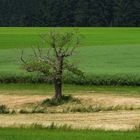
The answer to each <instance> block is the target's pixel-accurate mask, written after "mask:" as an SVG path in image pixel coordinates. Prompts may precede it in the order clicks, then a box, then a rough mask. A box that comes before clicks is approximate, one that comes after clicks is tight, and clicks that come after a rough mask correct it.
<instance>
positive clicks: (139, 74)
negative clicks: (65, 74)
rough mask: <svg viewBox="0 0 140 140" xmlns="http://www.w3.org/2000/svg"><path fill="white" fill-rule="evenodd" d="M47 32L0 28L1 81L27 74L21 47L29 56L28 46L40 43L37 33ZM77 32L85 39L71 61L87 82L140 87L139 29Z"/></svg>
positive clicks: (41, 29) (63, 29) (44, 29)
mask: <svg viewBox="0 0 140 140" xmlns="http://www.w3.org/2000/svg"><path fill="white" fill-rule="evenodd" d="M49 29H50V28H0V79H2V78H3V77H8V76H9V77H10V76H11V77H13V75H14V77H16V76H21V75H22V76H23V77H24V76H25V75H27V73H25V72H24V71H23V70H22V69H21V62H20V54H21V48H24V50H25V54H26V55H28V54H30V53H31V52H32V50H31V49H30V47H32V46H33V45H36V44H37V43H38V42H39V34H43V33H47V32H48V30H49ZM70 29H71V28H61V30H62V31H67V30H70ZM79 33H80V34H82V35H83V36H84V37H83V39H82V44H83V45H82V46H83V47H80V48H79V50H77V53H76V55H74V56H73V58H72V60H74V61H76V62H78V66H79V68H80V69H82V70H83V71H84V72H85V73H86V75H87V77H86V78H87V81H89V83H90V81H91V83H94V82H93V81H95V84H96V83H97V85H98V83H99V84H100V83H101V81H102V84H103V85H104V83H106V84H110V83H111V82H112V81H111V80H113V79H114V82H118V81H120V83H124V85H131V83H132V85H139V84H140V83H139V81H140V70H139V69H140V63H139V60H140V55H139V52H140V39H139V37H140V28H79ZM68 79H69V78H68ZM68 81H71V80H68ZM103 81H104V82H103ZM107 82H108V83H107ZM109 82H110V83H109ZM112 83H113V82H112ZM114 84H116V83H114Z"/></svg>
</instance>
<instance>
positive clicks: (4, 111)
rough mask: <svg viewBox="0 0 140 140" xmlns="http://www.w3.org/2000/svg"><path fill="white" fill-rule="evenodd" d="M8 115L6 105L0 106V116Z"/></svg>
mask: <svg viewBox="0 0 140 140" xmlns="http://www.w3.org/2000/svg"><path fill="white" fill-rule="evenodd" d="M8 113H10V111H9V108H7V106H6V105H0V114H8Z"/></svg>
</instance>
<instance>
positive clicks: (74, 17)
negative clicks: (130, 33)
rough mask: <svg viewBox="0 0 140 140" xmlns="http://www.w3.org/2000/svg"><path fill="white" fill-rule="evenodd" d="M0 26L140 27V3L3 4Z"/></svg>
mask: <svg viewBox="0 0 140 140" xmlns="http://www.w3.org/2000/svg"><path fill="white" fill-rule="evenodd" d="M0 26H2V27H3V26H7V27H9V26H18V27H24V26H26V27H35V26H39V27H40V26H47V27H50V26H51V27H57V26H62V27H63V26H69V27H73V26H79V27H82V26H83V27H139V26H140V0H0Z"/></svg>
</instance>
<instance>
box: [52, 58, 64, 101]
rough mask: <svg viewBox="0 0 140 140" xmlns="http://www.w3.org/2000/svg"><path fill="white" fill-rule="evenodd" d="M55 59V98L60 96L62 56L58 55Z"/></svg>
mask: <svg viewBox="0 0 140 140" xmlns="http://www.w3.org/2000/svg"><path fill="white" fill-rule="evenodd" d="M57 61H58V66H57V68H58V69H57V71H56V77H55V79H54V85H55V99H60V98H61V97H62V76H63V57H58V58H57Z"/></svg>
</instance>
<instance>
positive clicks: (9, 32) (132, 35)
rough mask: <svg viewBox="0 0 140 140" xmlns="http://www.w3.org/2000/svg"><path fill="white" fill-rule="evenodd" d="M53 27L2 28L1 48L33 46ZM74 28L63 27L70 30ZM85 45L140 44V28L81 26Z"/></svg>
mask: <svg viewBox="0 0 140 140" xmlns="http://www.w3.org/2000/svg"><path fill="white" fill-rule="evenodd" d="M50 29H51V28H0V49H5V48H23V47H31V46H32V45H34V44H36V43H37V42H38V41H39V37H38V35H39V34H45V33H47V32H48V31H49V30H50ZM71 29H72V28H61V31H68V30H71ZM79 33H80V34H82V35H84V38H83V41H82V42H83V45H84V46H93V45H95V46H98V45H99V46H101V45H124V44H127V45H128V44H129V45H130V44H132V45H134V44H140V39H139V35H140V28H79Z"/></svg>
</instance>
